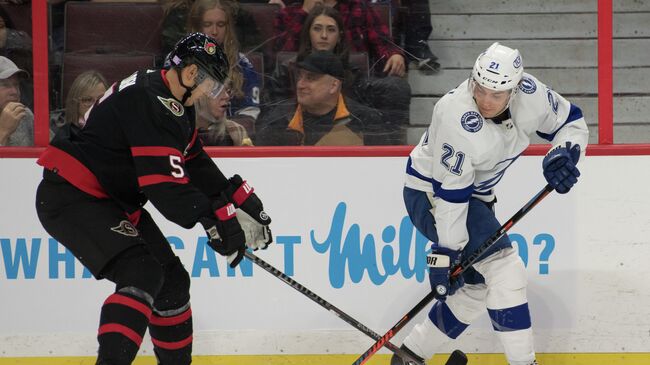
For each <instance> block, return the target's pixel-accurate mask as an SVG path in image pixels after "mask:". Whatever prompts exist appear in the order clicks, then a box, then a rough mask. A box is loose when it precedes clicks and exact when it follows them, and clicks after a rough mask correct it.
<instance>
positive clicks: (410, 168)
mask: <svg viewBox="0 0 650 365" xmlns="http://www.w3.org/2000/svg"><path fill="white" fill-rule="evenodd" d="M412 163H413V162H412V161H411V158H410V157H409V159H408V162H407V163H406V173H407V174H409V175H411V176H414V177H417V178H418V179H420V180H423V181H426V182H428V183H433V179H432V178H429V177H426V176H424V175H422V174H421V173H419V172H417V171H416V170H415V169H414V168H413V165H412Z"/></svg>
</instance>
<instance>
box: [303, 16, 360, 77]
mask: <svg viewBox="0 0 650 365" xmlns="http://www.w3.org/2000/svg"><path fill="white" fill-rule="evenodd" d="M320 15H324V16H327V17H330V18H332V19H334V21H335V22H336V26H337V27H338V28H339V41H338V42H337V43H336V46H334V49H332V50H331V51H332V53H334V54H335V55H337V56H339V58H340V59H341V63H343V68H345V69H347V68H348V64H349V62H348V59H349V56H350V49H349V47H348V43H347V41H346V39H345V30H344V28H343V18H342V17H341V13H339V12H338V10H336V9H334V8H332V7H329V6H325V5H323V4H321V3H318V4H316V6H314V7H313V8H312V9H311V11H310V12H309V14H307V18H306V19H305V23H304V24H303V25H302V29H301V31H300V44H299V47H298V56H297V60H298V61H301V60H303V59H304V58H305V57H306V56H307V55H308V54H309V53H311V51H312V46H311V37H310V33H309V31H310V29H311V26H312V24H314V21H315V20H316V17H318V16H320Z"/></svg>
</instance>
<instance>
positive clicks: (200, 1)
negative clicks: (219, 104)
mask: <svg viewBox="0 0 650 365" xmlns="http://www.w3.org/2000/svg"><path fill="white" fill-rule="evenodd" d="M233 11H234V3H233V2H232V1H230V0H197V1H195V2H194V5H193V6H192V9H191V10H190V15H189V24H190V29H189V30H190V31H192V32H202V33H205V34H207V35H209V36H211V37H212V38H214V39H215V40H217V42H219V44H220V45H221V46H222V48H223V50H224V52H225V54H226V56H227V57H228V62H229V64H230V65H232V66H231V70H230V85H231V90H232V93H231V95H230V96H231V97H232V100H231V102H230V105H229V108H228V113H227V114H228V116H229V117H231V118H233V119H234V120H235V121H237V122H239V123H241V124H244V125H248V126H251V128H252V126H254V125H255V121H256V120H257V117H258V116H259V114H260V81H259V80H260V79H259V75H258V74H257V72H256V71H255V68H254V67H253V64H252V63H251V62H250V61H249V60H248V58H246V56H245V55H244V54H243V53H240V52H239V42H238V41H237V37H236V33H235V26H234V17H233Z"/></svg>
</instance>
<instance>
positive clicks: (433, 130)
mask: <svg viewBox="0 0 650 365" xmlns="http://www.w3.org/2000/svg"><path fill="white" fill-rule="evenodd" d="M511 97H512V100H511V101H510V105H509V109H508V110H506V112H505V113H506V114H505V115H506V118H503V119H501V120H496V119H497V118H495V121H493V120H490V119H488V120H486V119H485V118H483V116H481V114H480V113H479V110H478V107H477V105H476V103H475V102H474V98H473V96H472V93H471V91H470V89H469V80H465V82H463V83H462V84H460V85H459V86H458V87H457V88H456V89H454V90H452V91H450V92H449V93H447V94H446V95H445V96H443V97H442V98H441V99H440V100H439V101H438V102H437V103H436V105H435V107H434V109H433V115H432V118H431V125H430V126H429V128H428V129H427V131H426V132H425V133H424V134H423V136H422V137H421V139H420V142H419V143H418V145H417V146H415V148H414V149H413V150H412V151H411V153H410V156H409V159H408V162H407V168H406V183H405V184H406V186H407V187H410V188H412V189H416V190H421V191H425V192H430V193H433V203H434V206H435V212H434V218H435V221H436V229H437V232H438V238H439V240H440V242H438V244H439V245H441V246H444V247H448V248H451V249H454V250H459V249H462V248H463V247H465V244H467V242H468V234H467V228H466V224H467V211H468V202H469V200H470V198H471V197H476V198H478V199H481V200H483V201H486V202H489V201H492V200H493V199H494V191H493V188H494V186H495V185H496V184H497V183H498V182H499V181H500V180H501V178H502V177H503V175H504V173H505V172H506V170H507V168H508V167H510V165H511V164H512V163H513V162H514V161H515V160H516V159H517V158H518V157H519V156H520V155H521V153H522V152H523V151H524V150H525V149H526V147H528V145H529V144H530V136H531V135H532V134H533V133H537V135H539V136H540V137H542V138H544V139H546V140H548V141H550V142H551V143H552V144H553V145H558V144H564V142H566V141H570V142H571V143H573V144H578V145H580V148H581V151H582V153H583V154H584V150H585V147H586V145H587V140H588V130H587V125H586V123H585V120H584V118H583V116H582V111H581V110H580V108H578V107H577V106H575V105H573V104H571V103H570V102H569V101H567V100H566V99H565V98H563V97H562V96H561V95H559V94H558V93H556V92H555V91H553V90H551V89H550V88H548V87H547V86H546V85H544V84H543V83H541V82H540V81H539V80H537V79H536V78H535V77H533V76H532V75H529V74H526V73H524V76H523V79H522V81H521V83H520V85H519V88H518V90H516V92H515V93H514V95H512V96H511ZM508 113H509V114H508ZM502 115H503V114H502ZM540 174H541V171H540Z"/></svg>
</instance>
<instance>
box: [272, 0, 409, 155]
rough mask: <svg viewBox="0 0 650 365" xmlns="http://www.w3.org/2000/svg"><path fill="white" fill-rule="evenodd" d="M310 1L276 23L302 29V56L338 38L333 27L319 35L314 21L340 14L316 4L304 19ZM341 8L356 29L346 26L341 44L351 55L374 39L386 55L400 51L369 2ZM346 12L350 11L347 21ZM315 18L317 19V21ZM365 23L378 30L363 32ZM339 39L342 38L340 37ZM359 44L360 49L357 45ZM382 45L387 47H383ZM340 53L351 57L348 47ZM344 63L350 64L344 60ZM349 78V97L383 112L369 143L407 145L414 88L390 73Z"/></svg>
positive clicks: (371, 127)
mask: <svg viewBox="0 0 650 365" xmlns="http://www.w3.org/2000/svg"><path fill="white" fill-rule="evenodd" d="M310 1H311V0H309V1H304V2H303V5H302V7H299V4H298V5H296V4H294V5H291V6H287V7H286V8H284V9H283V10H282V11H281V12H280V14H279V16H278V18H276V21H277V20H278V19H283V18H284V20H285V21H287V22H289V23H291V24H293V25H289V26H288V27H287V28H288V29H295V28H296V26H298V28H297V29H300V39H299V43H298V46H297V47H298V50H299V51H301V52H302V53H304V52H305V51H308V50H309V49H311V48H313V49H321V48H323V47H327V46H329V47H331V43H330V41H329V39H330V38H329V36H330V35H331V36H332V37H333V36H335V33H334V32H332V30H333V28H332V27H331V26H330V28H329V31H330V32H331V33H326V32H327V28H322V27H320V26H318V27H316V28H320V29H321V30H323V31H325V33H323V32H321V34H318V32H317V31H316V30H317V29H316V28H315V27H314V22H313V20H315V19H316V18H319V19H321V20H323V21H326V19H324V17H319V15H327V17H329V18H332V19H336V17H337V15H336V12H332V11H326V10H321V7H322V6H323V5H321V4H315V5H310V6H311V10H310V12H309V14H307V16H306V18H305V17H303V14H304V8H305V6H306V5H308V4H309V3H310ZM324 6H325V7H326V8H331V6H330V5H327V2H326V3H325V4H324ZM337 8H339V9H340V10H339V12H340V14H341V18H342V21H343V24H344V25H345V24H353V29H352V30H350V29H348V28H345V27H344V28H343V33H344V34H345V37H344V39H342V42H341V43H340V44H342V45H349V51H350V52H365V51H364V50H363V48H362V47H359V46H358V45H359V42H363V40H364V39H366V40H367V41H368V44H373V41H372V40H373V39H374V43H376V44H378V45H377V46H375V48H374V49H384V52H386V53H388V52H390V51H389V50H397V51H399V48H396V47H393V45H392V43H391V42H390V40H389V39H388V33H387V31H386V32H385V35H382V34H383V33H382V30H385V29H384V28H386V29H387V27H386V25H379V23H377V22H379V21H380V20H379V18H378V17H377V15H376V14H375V12H374V10H372V8H370V7H369V5H368V4H367V2H366V1H365V0H349V1H341V2H338V3H337V5H336V6H335V7H334V8H333V10H336V9H337ZM344 11H345V12H347V18H346V15H345V13H344ZM283 15H284V16H283ZM311 16H314V18H312V17H311ZM312 19H313V20H312ZM310 20H312V21H310ZM298 21H299V22H303V21H304V24H305V26H301V25H300V24H302V23H300V24H297V23H295V22H298ZM292 22H293V23H292ZM327 23H331V20H329V21H327ZM336 23H337V24H338V21H336ZM363 24H366V25H371V24H375V25H376V27H375V28H376V29H375V30H372V29H369V30H368V31H367V32H366V33H363V32H364V28H363V27H362V25H363ZM323 25H325V24H323ZM330 25H331V24H330ZM276 26H277V22H276ZM290 33H291V32H290ZM324 34H326V35H327V40H324V39H323V35H324ZM364 34H365V35H364ZM338 36H339V37H340V34H339V35H338ZM284 39H285V40H288V42H287V43H285V45H286V47H295V45H293V43H294V40H293V37H289V38H287V37H285V38H284ZM355 44H356V45H357V46H355ZM382 45H384V46H386V47H387V48H382V47H383V46H382ZM285 49H286V48H285ZM333 51H334V52H337V49H336V48H335V49H333ZM339 52H341V57H343V58H345V59H347V58H348V55H347V53H348V47H342V48H341V49H340V50H339ZM366 53H367V52H366ZM393 56H395V58H394V59H393V61H395V62H396V63H395V64H399V62H398V61H399V60H401V61H403V60H404V59H403V57H402V56H401V54H394V55H393ZM393 56H391V58H393ZM344 63H347V62H345V61H344ZM390 63H391V62H390V61H389V62H388V63H387V65H386V67H388V66H389V64H390ZM390 68H391V67H389V69H390ZM371 69H372V67H371ZM385 69H386V68H385ZM398 69H402V71H404V68H403V64H402V66H399V67H398ZM402 75H403V73H402ZM346 78H347V80H346V83H345V85H344V88H345V89H346V93H347V96H348V97H352V98H354V99H356V100H357V101H359V102H360V103H362V104H365V105H367V106H369V107H371V108H374V109H377V110H379V111H380V112H381V119H382V120H381V122H379V123H375V124H366V128H365V134H364V137H365V144H367V145H391V144H392V145H395V144H397V145H399V144H404V143H405V140H406V133H405V131H406V125H407V124H408V122H409V107H410V103H411V87H410V85H409V83H408V81H407V80H406V79H405V78H403V77H401V76H391V75H390V72H389V73H388V75H385V76H383V77H377V76H375V75H372V74H371V75H370V77H366V76H365V75H360V73H359V72H358V70H357V71H356V72H350V73H349V74H348V75H346Z"/></svg>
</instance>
